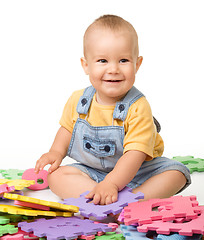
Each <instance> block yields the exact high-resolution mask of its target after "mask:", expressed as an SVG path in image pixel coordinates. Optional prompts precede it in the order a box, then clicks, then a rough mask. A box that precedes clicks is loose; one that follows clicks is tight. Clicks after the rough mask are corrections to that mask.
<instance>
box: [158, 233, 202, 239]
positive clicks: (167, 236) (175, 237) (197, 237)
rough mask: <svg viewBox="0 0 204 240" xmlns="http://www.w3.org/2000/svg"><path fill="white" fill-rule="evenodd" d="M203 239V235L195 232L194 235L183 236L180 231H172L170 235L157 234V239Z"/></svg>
mask: <svg viewBox="0 0 204 240" xmlns="http://www.w3.org/2000/svg"><path fill="white" fill-rule="evenodd" d="M200 239H202V235H200V234H194V235H193V236H183V235H179V234H178V233H172V234H170V235H162V234H159V235H158V236H157V240H200Z"/></svg>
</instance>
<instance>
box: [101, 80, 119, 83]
mask: <svg viewBox="0 0 204 240" xmlns="http://www.w3.org/2000/svg"><path fill="white" fill-rule="evenodd" d="M104 81H105V82H113V83H114V82H121V81H122V80H104Z"/></svg>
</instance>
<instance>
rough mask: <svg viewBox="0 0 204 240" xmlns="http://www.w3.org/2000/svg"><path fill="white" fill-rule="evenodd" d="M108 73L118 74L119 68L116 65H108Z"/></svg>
mask: <svg viewBox="0 0 204 240" xmlns="http://www.w3.org/2000/svg"><path fill="white" fill-rule="evenodd" d="M108 73H112V74H113V73H114V74H116V73H119V66H118V64H117V63H110V64H109V67H108Z"/></svg>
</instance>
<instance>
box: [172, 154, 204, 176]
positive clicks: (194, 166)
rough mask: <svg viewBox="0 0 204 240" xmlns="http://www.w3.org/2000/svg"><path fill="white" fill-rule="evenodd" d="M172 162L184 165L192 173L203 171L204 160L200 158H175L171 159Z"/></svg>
mask: <svg viewBox="0 0 204 240" xmlns="http://www.w3.org/2000/svg"><path fill="white" fill-rule="evenodd" d="M173 159H174V160H176V161H179V162H181V163H183V164H184V165H186V167H187V168H188V169H189V170H190V173H192V172H195V171H197V172H203V171H204V159H202V158H194V157H193V156H185V157H181V156H176V157H173Z"/></svg>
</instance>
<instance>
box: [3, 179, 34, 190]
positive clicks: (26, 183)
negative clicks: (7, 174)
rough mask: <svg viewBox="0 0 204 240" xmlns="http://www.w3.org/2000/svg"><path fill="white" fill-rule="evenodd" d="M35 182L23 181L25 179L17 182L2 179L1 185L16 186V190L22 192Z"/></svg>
mask: <svg viewBox="0 0 204 240" xmlns="http://www.w3.org/2000/svg"><path fill="white" fill-rule="evenodd" d="M34 183H35V181H33V180H23V179H16V180H9V179H0V184H7V185H8V186H9V187H10V186H14V187H15V189H16V190H22V189H23V188H24V187H29V186H30V185H33V184H34Z"/></svg>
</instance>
